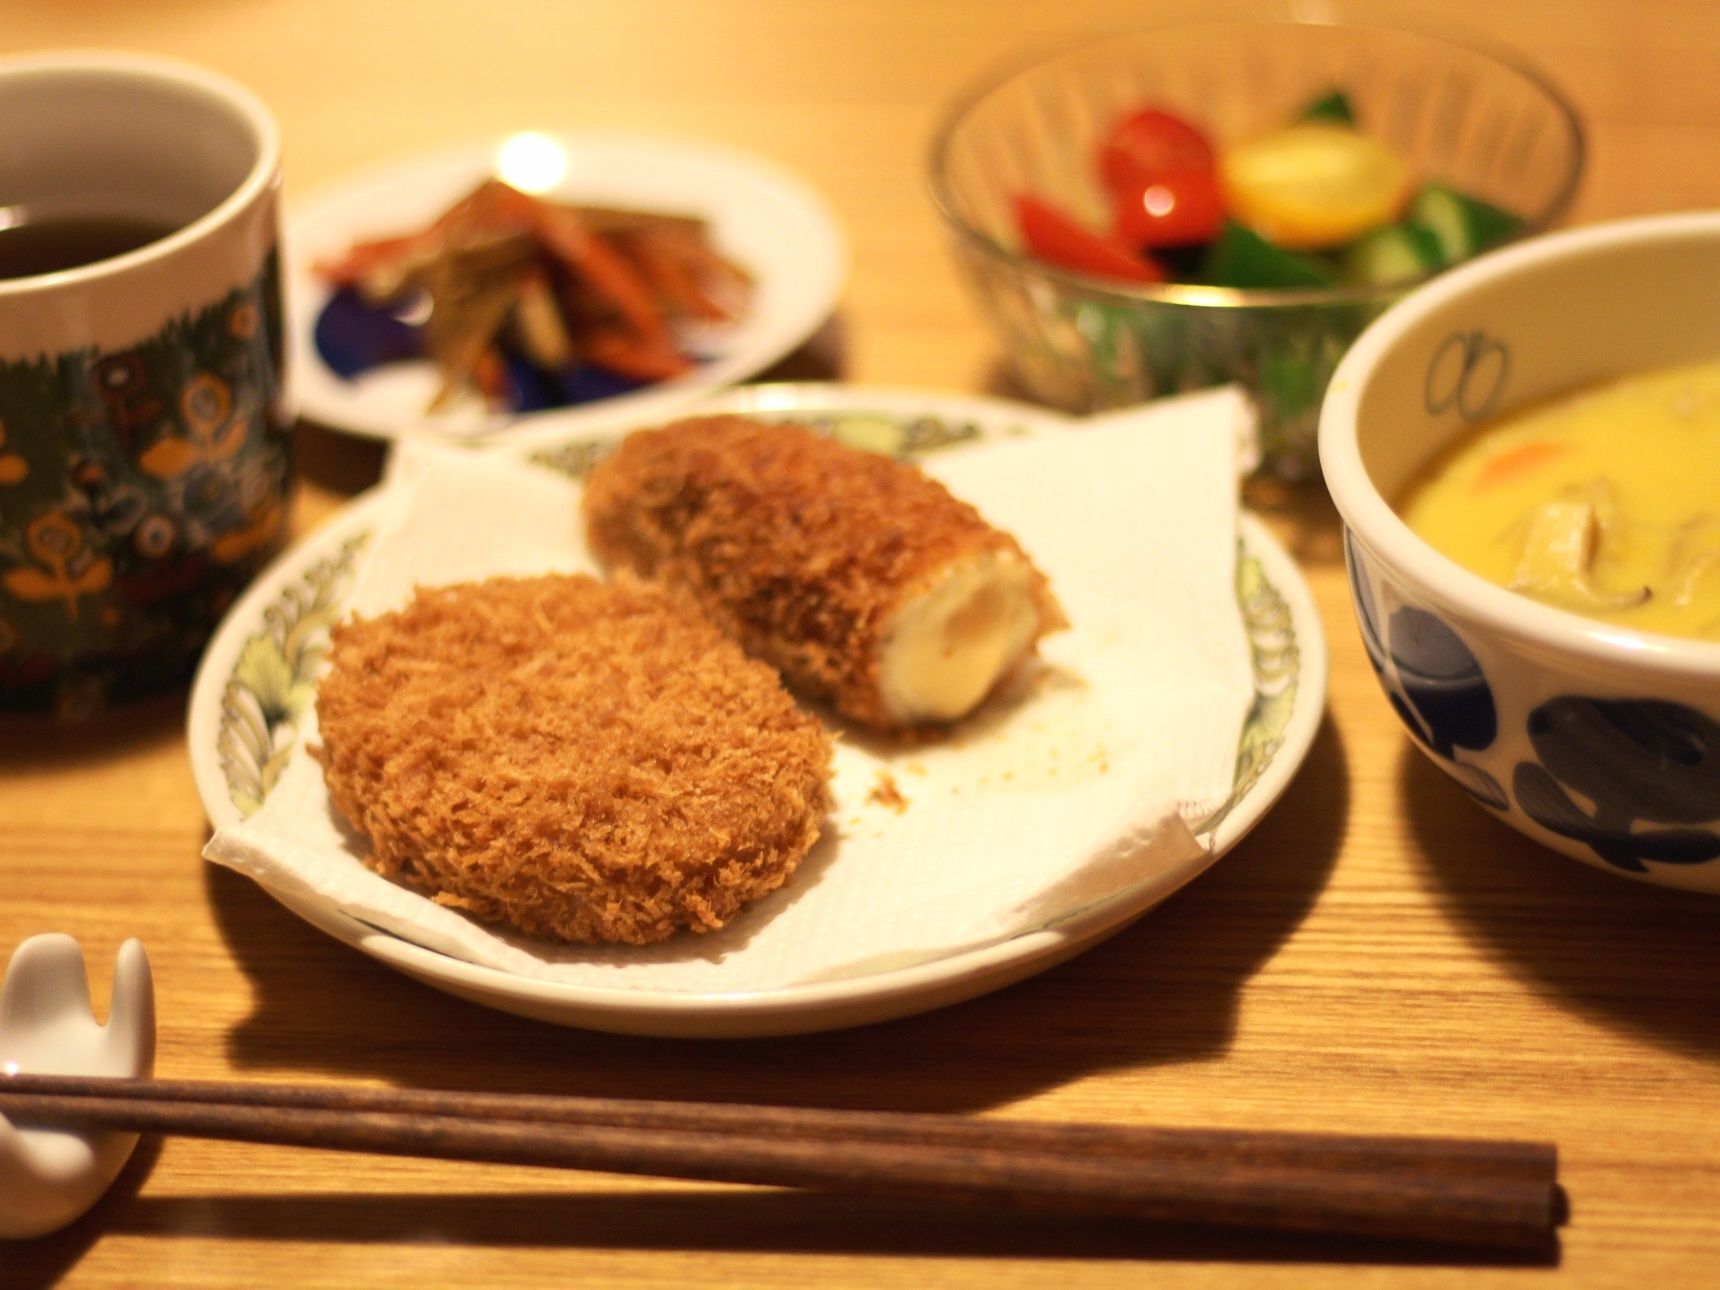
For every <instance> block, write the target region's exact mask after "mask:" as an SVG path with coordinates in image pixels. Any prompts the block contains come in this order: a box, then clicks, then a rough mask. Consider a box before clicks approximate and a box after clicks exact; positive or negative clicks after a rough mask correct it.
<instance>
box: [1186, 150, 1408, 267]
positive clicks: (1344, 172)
mask: <svg viewBox="0 0 1720 1290" xmlns="http://www.w3.org/2000/svg"><path fill="white" fill-rule="evenodd" d="M1219 174H1220V178H1221V180H1222V181H1223V186H1224V195H1225V200H1226V202H1227V204H1228V206H1229V209H1230V211H1231V214H1232V215H1233V216H1234V217H1235V218H1236V219H1237V220H1239V221H1240V222H1241V223H1244V224H1246V225H1248V226H1249V227H1250V228H1252V229H1254V230H1255V232H1257V233H1259V234H1260V235H1261V236H1262V237H1264V238H1266V239H1267V241H1269V242H1273V243H1276V244H1277V245H1279V246H1282V247H1288V248H1290V249H1292V250H1299V251H1317V250H1322V249H1325V248H1328V247H1334V246H1341V245H1343V244H1344V243H1346V242H1349V241H1352V240H1353V239H1355V238H1357V237H1360V236H1361V235H1362V234H1363V233H1366V232H1368V231H1369V230H1371V229H1376V228H1379V227H1380V226H1381V225H1384V224H1389V223H1391V222H1392V221H1393V220H1394V219H1396V218H1397V216H1398V213H1399V212H1400V211H1402V209H1403V207H1404V204H1405V203H1406V202H1407V201H1408V200H1409V196H1410V188H1411V177H1410V172H1409V167H1408V166H1407V165H1406V164H1405V163H1404V160H1403V158H1401V157H1399V156H1398V155H1397V153H1395V152H1393V151H1392V150H1391V149H1390V148H1389V147H1387V146H1386V145H1385V144H1384V143H1382V142H1380V141H1379V140H1378V139H1376V138H1373V137H1372V136H1371V135H1365V134H1362V133H1360V132H1359V131H1357V130H1355V129H1353V128H1352V127H1350V126H1347V125H1342V124H1340V123H1338V122H1335V121H1299V122H1297V123H1296V124H1295V125H1291V126H1286V127H1285V128H1284V129H1282V130H1275V131H1273V132H1272V133H1271V134H1266V135H1262V136H1260V137H1259V138H1257V139H1253V140H1251V141H1249V142H1247V143H1243V144H1239V145H1238V146H1236V147H1234V148H1231V149H1229V150H1228V151H1227V152H1225V154H1224V155H1223V157H1222V158H1221V159H1220V162H1219Z"/></svg>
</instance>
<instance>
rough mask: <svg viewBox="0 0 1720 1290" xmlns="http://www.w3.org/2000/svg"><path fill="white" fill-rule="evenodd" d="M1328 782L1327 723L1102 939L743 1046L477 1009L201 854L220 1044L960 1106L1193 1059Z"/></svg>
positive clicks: (487, 1084) (1265, 936)
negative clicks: (1222, 849)
mask: <svg viewBox="0 0 1720 1290" xmlns="http://www.w3.org/2000/svg"><path fill="white" fill-rule="evenodd" d="M1347 797H1348V781H1347V776H1346V773H1345V769H1344V760H1343V753H1342V748H1341V745H1340V743H1339V740H1338V737H1337V734H1336V731H1335V730H1334V728H1333V727H1332V726H1331V725H1330V723H1327V724H1326V725H1324V726H1323V727H1322V729H1321V731H1320V734H1319V737H1318V738H1317V739H1316V741H1315V743H1314V746H1313V749H1312V752H1311V755H1310V757H1309V759H1308V764H1307V765H1306V766H1305V767H1304V768H1303V770H1302V772H1301V773H1300V775H1299V776H1298V777H1297V779H1296V780H1295V782H1294V783H1293V784H1292V785H1291V787H1290V789H1289V791H1288V794H1287V796H1286V799H1285V801H1284V802H1282V803H1281V804H1280V805H1279V807H1278V808H1277V809H1276V810H1275V811H1273V812H1272V813H1271V814H1269V815H1268V817H1267V818H1266V819H1265V820H1264V821H1263V822H1262V823H1261V824H1260V826H1259V827H1258V828H1257V829H1256V831H1255V832H1254V833H1253V834H1252V835H1251V836H1250V837H1248V838H1247V839H1245V840H1244V841H1243V842H1242V843H1241V844H1240V845H1239V846H1238V847H1237V848H1236V849H1235V850H1234V851H1233V852H1232V853H1231V854H1230V855H1228V856H1226V857H1225V858H1224V859H1223V860H1222V861H1221V862H1220V863H1219V864H1217V865H1216V866H1214V868H1213V869H1212V870H1210V871H1209V872H1208V873H1206V874H1205V875H1203V876H1202V877H1201V878H1200V879H1199V880H1198V881H1196V882H1195V883H1193V884H1192V885H1191V886H1190V887H1189V888H1187V889H1186V890H1184V891H1183V892H1181V893H1179V894H1178V895H1176V896H1175V897H1173V898H1172V899H1171V900H1170V901H1168V902H1166V904H1164V905H1163V906H1162V907H1160V908H1159V909H1157V910H1155V911H1153V912H1152V913H1151V914H1150V915H1148V916H1147V917H1145V918H1143V919H1142V920H1141V921H1139V922H1138V923H1136V924H1135V925H1134V926H1132V927H1130V928H1128V929H1126V930H1125V931H1123V932H1121V933H1120V934H1118V935H1117V936H1115V937H1113V938H1112V939H1110V940H1108V941H1106V942H1104V943H1103V944H1101V945H1099V946H1097V947H1096V948H1094V949H1092V950H1090V951H1089V952H1087V953H1085V954H1083V955H1081V956H1079V957H1077V958H1076V959H1074V960H1072V961H1070V962H1069V963H1066V964H1064V965H1062V966H1060V967H1058V968H1056V969H1054V970H1051V971H1049V972H1046V973H1044V974H1042V975H1040V976H1037V977H1034V978H1032V979H1030V980H1028V981H1025V982H1023V983H1021V984H1018V985H1016V986H1013V987H1011V988H1009V989H1007V990H1004V991H1000V992H998V993H996V994H992V995H988V996H985V997H982V998H979V999H975V1000H972V1001H970V1002H968V1003H965V1004H961V1005H958V1006H955V1007H951V1008H946V1009H942V1010H940V1011H938V1012H936V1013H932V1014H927V1015H924V1016H919V1017H909V1018H905V1019H902V1020H899V1021H894V1022H888V1023H884V1024H880V1025H874V1026H868V1027H862V1028H859V1029H853V1030H846V1031H835V1032H830V1033H825V1034H816V1035H803V1036H792V1037H785V1038H777V1039H771V1040H769V1041H763V1042H761V1041H758V1040H707V1041H699V1042H686V1041H664V1040H661V1039H649V1038H635V1037H629V1036H621V1035H608V1034H601V1033H596V1032H590V1031H581V1030H573V1029H564V1028H558V1027H555V1026H550V1025H545V1024H542V1023H538V1022H532V1021H526V1020H523V1019H519V1018H515V1017H512V1016H509V1015H507V1014H504V1013H499V1012H495V1011H491V1010H489V1009H485V1008H481V1007H478V1006H477V1005H474V1004H469V1003H466V1002H463V1001H461V1000H458V999H455V998H452V997H449V996H444V995H442V994H440V993H438V992H435V991H432V990H431V989H429V988H428V987H425V986H421V985H418V984H416V983H414V982H412V981H410V980H408V979H407V978H405V977H403V976H400V975H398V974H396V973H394V972H393V971H391V970H389V969H387V968H384V967H382V966H381V965H379V964H377V963H374V962H372V961H370V960H368V959H366V958H364V957H362V956H361V955H359V954H357V953H356V952H354V951H352V950H349V949H345V948H343V947H341V946H339V945H337V944H336V943H335V942H333V941H331V940H329V939H327V938H326V937H324V936H323V935H322V934H320V933H318V932H316V931H315V930H313V929H312V928H310V927H309V926H307V925H306V924H303V923H301V922H299V921H298V920H297V919H296V918H294V917H293V916H292V915H291V914H290V913H288V912H287V911H286V910H284V909H283V908H281V907H280V906H279V905H277V904H276V903H275V902H274V901H273V900H272V899H271V898H270V897H268V896H267V895H266V894H264V892H263V891H262V890H261V889H259V888H258V887H256V886H254V885H253V884H252V883H250V882H249V881H247V880H245V879H243V878H240V877H238V876H236V875H234V874H232V873H230V872H228V871H227V870H224V869H219V868H216V867H214V866H210V867H209V868H208V870H207V876H206V883H207V886H208V893H209V901H210V906H211V908H212V910H213V912H214V915H215V918H216V921H217V924H218V926H219V928H220V930H221V933H222V936H223V938H224V940H225V941H226V943H227V946H228V948H229V949H230V951H231V953H232V954H233V956H234V959H235V961H236V962H237V963H238V964H239V966H240V967H241V968H242V970H243V971H244V972H245V974H246V975H247V976H248V977H249V978H250V980H251V982H252V985H253V987H254V990H255V1010H254V1012H253V1013H252V1015H251V1016H250V1017H248V1018H247V1019H246V1020H245V1021H244V1022H243V1023H242V1024H241V1025H240V1026H239V1027H238V1028H237V1029H236V1030H234V1031H233V1032H232V1033H231V1034H230V1035H229V1038H228V1057H229V1059H230V1060H231V1061H232V1063H233V1064H234V1065H235V1066H236V1067H239V1068H242V1069H243V1068H250V1069H259V1068H263V1069H268V1070H270V1071H271V1072H272V1073H277V1074H278V1073H279V1072H280V1071H281V1070H283V1069H285V1070H301V1071H304V1072H306V1073H310V1074H318V1075H337V1074H338V1075H348V1076H363V1077H369V1078H372V1079H382V1080H387V1081H391V1082H394V1083H399V1084H406V1085H420V1086H431V1087H438V1086H440V1087H449V1086H456V1087H458V1086H468V1087H477V1088H484V1089H489V1090H495V1091H515V1090H539V1091H559V1092H567V1093H573V1092H579V1093H584V1094H588V1095H595V1096H618V1097H661V1098H682V1099H698V1100H707V1101H731V1102H773V1103H781V1104H784V1105H808V1104H810V1105H822V1106H853V1107H869V1108H878V1109H896V1110H909V1109H913V1110H953V1111H961V1110H970V1109H974V1108H979V1107H985V1106H990V1105H995V1104H999V1103H1005V1102H1009V1101H1012V1100H1014V1099H1017V1098H1020V1097H1023V1096H1026V1095H1028V1094H1031V1093H1033V1092H1034V1091H1036V1090H1038V1089H1042V1088H1048V1087H1055V1086H1057V1085H1059V1084H1062V1083H1064V1082H1066V1081H1068V1080H1070V1079H1073V1078H1076V1077H1079V1076H1081V1075H1084V1074H1087V1073H1089V1072H1092V1071H1095V1070H1102V1069H1105V1068H1108V1067H1114V1066H1135V1065H1141V1064H1152V1063H1160V1062H1176V1061H1185V1060H1190V1059H1194V1058H1200V1057H1205V1056H1210V1055H1212V1054H1215V1053H1219V1052H1222V1051H1223V1050H1224V1049H1225V1048H1226V1046H1227V1045H1228V1044H1229V1042H1230V1040H1231V1036H1232V1031H1233V1027H1234V1023H1235V1015H1236V1005H1237V997H1238V994H1239V993H1240V991H1241V990H1242V988H1243V986H1244V985H1245V983H1246V982H1247V981H1248V979H1249V977H1250V976H1252V975H1253V973H1254V972H1255V971H1256V970H1257V969H1258V968H1259V967H1260V966H1261V965H1262V964H1263V963H1264V962H1265V961H1266V960H1267V959H1269V958H1270V957H1271V955H1272V954H1273V952H1274V951H1275V950H1276V949H1277V947H1278V946H1279V944H1280V943H1281V942H1282V941H1283V940H1284V939H1285V937H1287V936H1288V935H1289V934H1290V933H1291V931H1293V930H1294V928H1295V927H1296V926H1297V924H1298V923H1299V922H1300V921H1301V919H1302V918H1303V916H1304V914H1305V913H1306V911H1307V910H1308V909H1309V907H1310V906H1311V905H1312V903H1313V902H1314V900H1315V898H1316V896H1317V895H1318V893H1319V891H1320V889H1321V887H1322V886H1323V884H1324V882H1325V878H1326V875H1327V872H1328V871H1329V869H1330V867H1331V864H1332V862H1333V859H1334V857H1335V854H1336V852H1337V848H1338V845H1339V839H1340V836H1341V833H1342V828H1343V820H1344V814H1345V808H1346V802H1347ZM856 1072H865V1075H864V1077H863V1078H857V1077H856Z"/></svg>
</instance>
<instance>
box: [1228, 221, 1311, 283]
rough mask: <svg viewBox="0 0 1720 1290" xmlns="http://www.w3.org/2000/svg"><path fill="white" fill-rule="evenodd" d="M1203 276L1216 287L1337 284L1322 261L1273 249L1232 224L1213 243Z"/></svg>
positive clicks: (1247, 230) (1249, 229) (1247, 229)
mask: <svg viewBox="0 0 1720 1290" xmlns="http://www.w3.org/2000/svg"><path fill="white" fill-rule="evenodd" d="M1202 276H1203V277H1204V278H1205V279H1206V280H1207V282H1209V283H1211V284H1212V285H1213V286H1215V287H1329V286H1331V285H1333V283H1335V282H1336V281H1337V278H1336V276H1335V275H1334V274H1333V272H1332V270H1331V269H1330V268H1329V267H1328V266H1327V265H1326V264H1324V263H1323V262H1321V261H1319V260H1316V259H1314V258H1313V257H1312V256H1307V255H1299V254H1297V253H1296V252H1295V251H1286V250H1285V249H1284V248H1283V247H1281V246H1274V245H1272V243H1270V242H1268V241H1267V240H1266V239H1265V238H1263V237H1261V236H1260V234H1258V233H1256V232H1255V231H1254V230H1253V229H1251V228H1246V227H1244V226H1243V225H1241V224H1237V223H1234V222H1231V221H1227V222H1226V223H1225V225H1224V227H1223V228H1221V229H1220V230H1219V232H1218V237H1217V238H1216V239H1215V240H1214V241H1213V244H1212V250H1211V252H1210V253H1209V254H1208V255H1207V259H1206V271H1205V273H1204V274H1203V275H1202Z"/></svg>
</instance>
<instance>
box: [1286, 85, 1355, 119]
mask: <svg viewBox="0 0 1720 1290" xmlns="http://www.w3.org/2000/svg"><path fill="white" fill-rule="evenodd" d="M1296 119H1297V120H1298V121H1336V122H1337V123H1338V124H1339V125H1354V124H1355V123H1356V113H1355V109H1353V108H1352V107H1351V106H1350V96H1349V95H1348V94H1345V93H1344V91H1342V90H1328V91H1326V93H1324V94H1322V95H1320V97H1319V98H1317V99H1311V100H1309V101H1308V102H1307V103H1305V104H1304V105H1303V107H1302V110H1301V111H1300V112H1298V113H1297V114H1296Z"/></svg>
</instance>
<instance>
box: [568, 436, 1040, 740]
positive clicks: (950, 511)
mask: <svg viewBox="0 0 1720 1290" xmlns="http://www.w3.org/2000/svg"><path fill="white" fill-rule="evenodd" d="M584 506H585V518H586V528H587V540H588V541H589V543H590V545H591V548H592V550H593V551H594V552H595V553H596V555H597V557H598V558H599V559H600V560H602V561H603V562H604V563H605V564H606V565H608V566H610V567H612V568H623V569H629V570H631V571H633V572H634V573H636V574H638V575H640V576H641V577H645V578H649V579H652V580H654V581H657V582H659V583H661V584H662V585H663V586H665V587H667V588H669V589H670V590H672V591H674V592H676V593H678V594H680V595H682V596H684V597H686V598H687V599H689V600H690V601H691V603H693V604H694V605H695V606H697V608H698V609H699V610H700V611H701V612H703V613H704V614H706V615H708V616H709V617H710V618H711V619H712V620H713V621H715V622H716V623H717V625H718V626H719V627H721V628H722V629H723V630H724V631H725V632H727V633H728V634H729V635H731V636H733V637H734V638H735V639H736V640H738V641H739V642H740V643H741V645H742V646H743V647H744V648H745V649H746V651H747V652H748V653H749V654H751V655H752V656H753V657H755V658H761V659H763V660H764V661H765V662H767V663H770V664H771V665H772V666H774V667H776V668H778V669H779V670H780V671H781V672H782V674H783V676H784V678H785V679H786V680H787V681H788V682H789V684H790V685H792V686H794V687H796V688H797V689H799V690H800V691H801V692H802V693H805V694H807V695H808V696H809V697H812V698H816V699H822V700H827V701H829V702H830V703H832V704H833V705H834V706H835V708H836V709H837V710H838V711H839V712H841V713H842V714H844V715H845V716H848V717H850V718H852V719H853V720H855V721H858V722H861V723H862V724H865V725H869V726H873V727H877V728H885V729H887V728H891V727H892V726H894V725H896V724H897V722H896V720H895V718H894V716H893V714H892V713H891V712H890V710H889V707H888V704H887V703H886V701H885V697H884V695H883V693H882V686H881V678H880V664H881V653H882V646H883V644H884V638H885V634H886V632H887V631H888V629H889V627H890V624H891V615H892V612H893V611H894V610H896V609H897V608H898V607H899V606H901V605H902V604H903V603H905V601H906V600H907V599H908V598H909V597H911V596H914V595H916V594H920V593H922V592H924V591H925V590H926V589H927V588H929V587H930V586H931V585H932V584H933V582H934V580H935V579H936V578H937V577H938V576H939V575H940V574H941V573H943V572H944V571H946V570H948V569H949V568H950V567H951V565H952V563H953V562H956V561H961V560H965V559H970V558H972V557H974V556H976V555H980V554H983V553H987V552H1007V553H1009V554H1010V555H1012V556H1013V557H1015V558H1018V559H1019V560H1020V561H1021V562H1022V564H1023V565H1025V566H1026V567H1027V568H1028V569H1029V571H1030V576H1031V583H1030V587H1031V595H1032V596H1033V599H1034V601H1035V603H1036V607H1037V612H1038V619H1039V628H1038V631H1037V632H1035V633H1033V638H1032V639H1031V640H1029V641H1028V642H1027V648H1028V650H1029V652H1031V649H1032V645H1033V641H1034V640H1037V638H1038V636H1039V635H1043V634H1044V633H1045V632H1047V631H1051V630H1053V629H1055V628H1057V627H1061V626H1064V625H1065V623H1064V619H1063V615H1062V612H1061V610H1060V609H1059V608H1058V605H1057V602H1056V599H1055V598H1054V597H1053V596H1052V594H1051V590H1050V587H1049V584H1048V583H1047V582H1046V580H1045V577H1044V575H1043V574H1042V573H1040V572H1039V571H1038V570H1037V569H1034V568H1033V567H1032V564H1031V562H1030V561H1029V560H1028V558H1027V555H1026V553H1025V552H1023V551H1022V549H1021V547H1020V545H1019V544H1018V543H1017V542H1016V540H1015V539H1014V538H1013V537H1011V536H1009V535H1008V534H1007V533H1003V532H1000V531H998V530H997V529H995V528H993V527H992V526H991V525H989V524H988V523H986V521H985V520H984V519H983V518H981V516H980V514H979V512H978V511H976V510H975V509H974V508H973V507H972V506H969V505H968V504H967V503H965V502H962V501H960V500H958V499H956V498H955V497H953V496H951V495H950V492H949V490H948V489H946V488H945V487H944V486H943V485H942V484H940V483H938V482H937V481H936V480H934V479H932V478H930V477H929V476H927V475H925V474H924V473H923V472H921V471H920V470H918V469H917V468H916V467H914V466H912V465H910V464H907V463H904V462H899V461H894V460H892V459H890V458H888V457H884V456H881V455H879V454H876V453H870V452H863V451H861V450H859V449H856V448H850V447H848V446H847V445H845V444H841V443H838V442H836V441H835V440H833V439H830V438H828V437H826V436H824V435H820V434H817V433H816V432H814V431H812V430H810V429H808V428H806V427H803V426H791V425H767V424H763V423H760V422H757V421H753V420H750V419H748V418H744V417H735V416H721V417H694V418H689V419H686V420H682V421H678V422H675V423H674V424H672V425H667V426H663V427H661V428H659V429H654V430H642V431H637V432H635V433H634V434H631V435H629V436H628V437H627V439H626V440H624V441H623V442H622V444H621V445H620V447H619V448H618V449H617V450H616V451H615V452H614V453H613V454H612V455H610V456H609V457H608V458H607V459H605V460H604V461H602V462H600V463H599V464H598V466H597V467H596V468H595V469H594V470H593V471H592V473H591V475H590V477H589V478H588V479H587V481H586V487H585V497H584Z"/></svg>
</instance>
